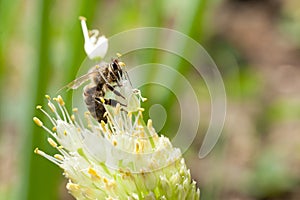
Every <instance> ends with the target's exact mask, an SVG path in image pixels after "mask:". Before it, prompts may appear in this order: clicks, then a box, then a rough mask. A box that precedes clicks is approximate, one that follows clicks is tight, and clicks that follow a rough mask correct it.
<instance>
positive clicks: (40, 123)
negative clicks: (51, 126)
mask: <svg viewBox="0 0 300 200" xmlns="http://www.w3.org/2000/svg"><path fill="white" fill-rule="evenodd" d="M33 121H34V123H35V124H36V125H38V126H40V127H42V126H43V122H42V121H41V120H40V119H39V118H37V117H33Z"/></svg>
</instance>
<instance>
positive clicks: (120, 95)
mask: <svg viewBox="0 0 300 200" xmlns="http://www.w3.org/2000/svg"><path fill="white" fill-rule="evenodd" d="M106 86H107V88H108V89H109V90H110V91H112V92H113V93H114V94H115V95H117V96H119V97H122V98H123V99H125V97H124V96H123V95H122V94H121V93H120V92H119V91H117V90H115V88H114V87H113V86H111V85H110V84H108V83H106Z"/></svg>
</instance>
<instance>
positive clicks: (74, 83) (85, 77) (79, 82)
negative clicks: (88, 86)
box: [58, 71, 98, 91]
mask: <svg viewBox="0 0 300 200" xmlns="http://www.w3.org/2000/svg"><path fill="white" fill-rule="evenodd" d="M96 73H98V72H97V71H91V72H89V73H87V74H84V75H82V76H80V77H78V78H76V79H75V80H73V81H72V82H70V83H69V84H67V85H66V86H64V87H62V88H61V89H59V90H58V91H61V90H63V89H66V88H67V89H68V90H70V89H72V90H75V89H77V88H78V87H79V86H81V85H82V84H83V83H84V82H86V81H88V80H89V79H90V77H91V75H93V74H96Z"/></svg>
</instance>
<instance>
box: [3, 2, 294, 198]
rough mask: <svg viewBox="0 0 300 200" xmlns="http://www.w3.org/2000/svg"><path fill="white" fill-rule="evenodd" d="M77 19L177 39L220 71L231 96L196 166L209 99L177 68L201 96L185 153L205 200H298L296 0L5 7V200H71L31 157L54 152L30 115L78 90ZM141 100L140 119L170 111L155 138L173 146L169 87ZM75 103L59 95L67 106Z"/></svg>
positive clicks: (147, 55) (188, 70) (44, 164)
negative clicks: (190, 43)
mask: <svg viewBox="0 0 300 200" xmlns="http://www.w3.org/2000/svg"><path fill="white" fill-rule="evenodd" d="M81 15H82V16H85V17H86V18H87V19H88V25H89V27H90V28H100V30H101V32H102V33H104V34H105V35H106V36H107V37H109V36H112V35H113V34H116V33H118V32H121V31H125V30H128V29H131V28H138V27H143V26H155V27H165V28H171V29H175V30H178V31H180V32H182V33H184V34H186V35H188V36H190V37H191V38H193V39H194V40H196V41H198V42H199V43H200V44H202V45H203V47H204V48H205V49H206V50H207V52H208V53H209V54H210V55H211V57H212V58H213V59H214V61H215V62H216V64H217V66H218V68H219V70H220V73H221V74H222V77H223V80H224V84H225V87H226V93H227V117H226V123H225V126H224V130H223V133H222V135H221V138H220V140H219V141H218V143H217V145H216V147H215V148H214V150H213V151H212V152H211V153H210V154H209V156H207V157H206V158H204V159H201V160H200V159H199V158H198V150H199V147H200V146H201V142H202V139H203V137H204V133H205V130H206V129H207V126H208V122H209V117H210V98H209V95H208V93H207V91H206V87H205V84H204V83H203V80H202V79H201V77H198V76H193V70H192V67H188V63H186V62H185V61H184V60H180V61H178V63H177V64H178V70H179V71H180V72H181V73H182V74H183V75H185V76H186V77H189V78H190V79H191V82H192V83H193V85H194V86H195V88H198V90H196V91H197V95H198V98H199V103H200V106H201V119H204V120H203V121H202V122H201V124H200V128H199V133H198V135H197V138H196V140H195V141H194V143H193V145H192V146H191V147H190V149H189V151H187V152H185V154H184V156H185V158H186V162H187V164H188V166H189V168H190V169H191V173H192V176H193V178H194V179H195V180H196V181H197V183H198V186H199V187H200V188H201V196H202V199H205V200H216V199H224V200H254V199H259V200H267V199H268V200H287V199H290V200H296V199H300V120H299V117H300V94H299V91H300V79H299V76H300V64H299V63H300V51H299V47H300V37H299V36H300V2H299V1H298V0H285V1H280V0H190V1H171V0H153V1H151V2H150V1H135V0H128V1H127V0H126V1H115V0H112V1H98V0H90V1H85V0H72V1H71V0H65V1H58V0H44V1H37V0H0V76H1V77H0V83H1V84H0V92H1V97H0V99H1V106H0V108H1V110H0V127H1V129H0V130H1V132H0V199H1V200H2V199H3V200H4V199H5V200H7V199H22V200H23V199H24V200H40V199H43V200H48V199H49V200H53V199H72V197H71V196H70V195H68V194H67V191H66V189H65V184H66V180H65V179H64V178H63V176H62V175H61V174H62V170H61V169H59V168H58V167H57V166H55V165H53V164H52V163H50V162H49V161H46V160H45V159H43V158H41V157H39V156H37V155H35V154H33V149H34V148H35V147H36V146H39V147H40V148H42V149H44V150H45V151H47V152H50V153H54V151H53V150H52V149H50V147H49V145H47V142H46V137H47V135H46V133H45V132H43V131H42V130H41V129H39V128H38V127H36V126H35V125H34V124H33V122H32V117H33V116H35V115H37V116H39V117H40V118H42V119H43V117H42V116H41V115H40V113H37V111H36V110H35V106H36V105H37V104H43V105H45V99H44V94H51V95H52V96H54V95H55V93H56V92H57V91H58V89H60V88H61V87H62V86H63V85H66V83H68V82H70V81H71V80H73V79H74V78H75V76H76V73H77V70H78V68H79V66H80V64H81V62H82V61H83V60H84V58H85V54H84V51H83V37H82V32H81V27H80V23H79V20H78V16H81ZM178 48H184V47H181V46H178ZM191 53H192V52H191ZM160 54H162V52H159V51H151V50H148V52H147V51H144V52H140V55H139V56H136V58H137V59H140V60H141V61H143V62H145V60H146V61H149V62H159V61H160V60H159V59H161V56H160ZM176 59H178V58H176ZM155 73H156V72H153V74H147V76H155ZM146 78H147V77H146ZM174 83H175V84H176V80H174ZM199 88H200V89H199ZM141 89H142V92H143V95H144V96H146V97H148V99H149V101H150V102H149V103H146V104H145V107H146V109H147V108H149V107H150V106H151V104H153V103H158V104H160V105H162V106H163V107H164V108H165V109H166V112H167V114H169V115H167V116H168V117H167V121H166V123H165V124H164V126H163V129H162V130H161V132H162V133H163V134H165V135H168V136H170V137H172V132H176V128H177V126H176V124H178V122H179V120H180V119H179V118H178V115H176V112H174V110H176V109H177V108H178V101H177V100H176V97H174V95H173V94H172V92H170V91H168V90H167V89H166V88H165V89H164V88H159V87H157V86H155V87H154V88H151V87H150V86H145V87H143V88H141ZM71 94H72V92H64V93H63V96H64V98H65V99H66V101H70V100H71ZM161 94H163V95H161ZM183 95H184V89H183ZM185 98H186V100H187V101H188V97H185ZM191 106H192V105H191ZM174 113H175V114H174ZM154 114H155V113H154ZM192 115H193V114H192V113H191V120H193V116H192Z"/></svg>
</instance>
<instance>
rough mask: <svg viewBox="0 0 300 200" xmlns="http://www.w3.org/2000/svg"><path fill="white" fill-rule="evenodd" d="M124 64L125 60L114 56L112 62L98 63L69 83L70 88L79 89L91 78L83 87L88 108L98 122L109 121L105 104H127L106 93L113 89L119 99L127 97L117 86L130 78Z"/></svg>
mask: <svg viewBox="0 0 300 200" xmlns="http://www.w3.org/2000/svg"><path fill="white" fill-rule="evenodd" d="M124 66H125V64H124V63H123V62H120V61H119V59H118V58H114V59H112V62H111V63H104V62H102V63H100V64H99V65H96V66H95V67H93V68H91V70H90V71H89V72H88V73H87V74H85V75H83V76H81V77H79V78H77V79H75V80H74V81H72V82H71V83H69V84H68V85H67V87H68V88H69V89H77V88H78V87H79V86H81V85H82V84H83V83H84V82H86V81H88V80H91V83H90V84H88V85H86V86H85V87H84V89H83V98H84V102H85V104H86V106H87V109H88V110H89V112H90V113H91V115H92V116H93V117H94V118H95V119H96V120H97V121H98V122H101V121H104V122H107V118H106V117H105V116H104V114H105V112H106V109H105V106H104V104H106V105H110V106H113V107H115V106H116V105H117V104H118V103H119V104H120V105H121V106H126V105H125V104H122V103H120V102H119V101H118V100H116V99H112V98H105V94H106V93H107V92H108V91H111V92H113V93H114V94H115V95H116V96H117V97H119V99H124V100H125V97H124V96H123V95H122V94H121V93H120V92H119V91H117V90H116V87H121V86H122V80H129V77H128V74H127V72H126V71H125V70H123V69H122V67H124ZM129 82H130V81H129Z"/></svg>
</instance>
